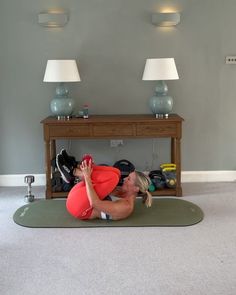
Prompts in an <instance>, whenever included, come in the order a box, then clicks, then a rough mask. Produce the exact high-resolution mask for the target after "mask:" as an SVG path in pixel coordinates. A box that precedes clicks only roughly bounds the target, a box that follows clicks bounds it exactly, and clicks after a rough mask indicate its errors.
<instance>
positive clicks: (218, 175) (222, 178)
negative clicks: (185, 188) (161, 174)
mask: <svg viewBox="0 0 236 295" xmlns="http://www.w3.org/2000/svg"><path fill="white" fill-rule="evenodd" d="M181 181H182V182H183V183H184V182H232V181H236V171H231V170H230V171H229V170H228V171H218V170H217V171H182V173H181Z"/></svg>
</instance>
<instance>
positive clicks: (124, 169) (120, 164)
mask: <svg viewBox="0 0 236 295" xmlns="http://www.w3.org/2000/svg"><path fill="white" fill-rule="evenodd" d="M113 167H115V168H117V169H119V170H120V172H121V177H120V181H119V183H118V185H122V184H123V181H124V178H125V177H127V176H128V175H129V174H130V173H131V172H133V171H134V170H135V167H134V164H132V163H131V162H130V161H128V160H125V159H123V160H119V161H117V162H115V164H114V165H113Z"/></svg>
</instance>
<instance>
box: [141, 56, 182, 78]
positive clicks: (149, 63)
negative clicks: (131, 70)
mask: <svg viewBox="0 0 236 295" xmlns="http://www.w3.org/2000/svg"><path fill="white" fill-rule="evenodd" d="M178 79H179V75H178V72H177V69H176V66H175V60H174V58H148V59H147V60H146V64H145V68H144V72H143V80H149V81H153V80H178Z"/></svg>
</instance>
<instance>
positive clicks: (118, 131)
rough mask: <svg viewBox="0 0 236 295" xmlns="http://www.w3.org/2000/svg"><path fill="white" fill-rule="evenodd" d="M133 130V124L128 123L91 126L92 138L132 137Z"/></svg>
mask: <svg viewBox="0 0 236 295" xmlns="http://www.w3.org/2000/svg"><path fill="white" fill-rule="evenodd" d="M134 135H135V129H134V126H133V124H128V123H119V124H113V123H107V124H101V125H100V124H96V125H94V126H93V136H95V137H99V136H101V137H113V136H114V137H117V136H134Z"/></svg>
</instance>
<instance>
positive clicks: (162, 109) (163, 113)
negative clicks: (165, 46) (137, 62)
mask: <svg viewBox="0 0 236 295" xmlns="http://www.w3.org/2000/svg"><path fill="white" fill-rule="evenodd" d="M177 79H179V75H178V72H177V69H176V66H175V60H174V58H148V59H147V60H146V64H145V68H144V72H143V80H146V81H154V80H155V81H158V82H157V86H156V89H155V95H154V96H153V97H151V98H150V100H149V105H150V108H151V111H152V112H153V114H155V115H156V118H163V117H166V118H168V116H169V113H170V112H171V111H172V107H173V99H172V97H171V96H169V95H168V94H167V92H168V87H167V85H166V83H165V81H164V80H177Z"/></svg>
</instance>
